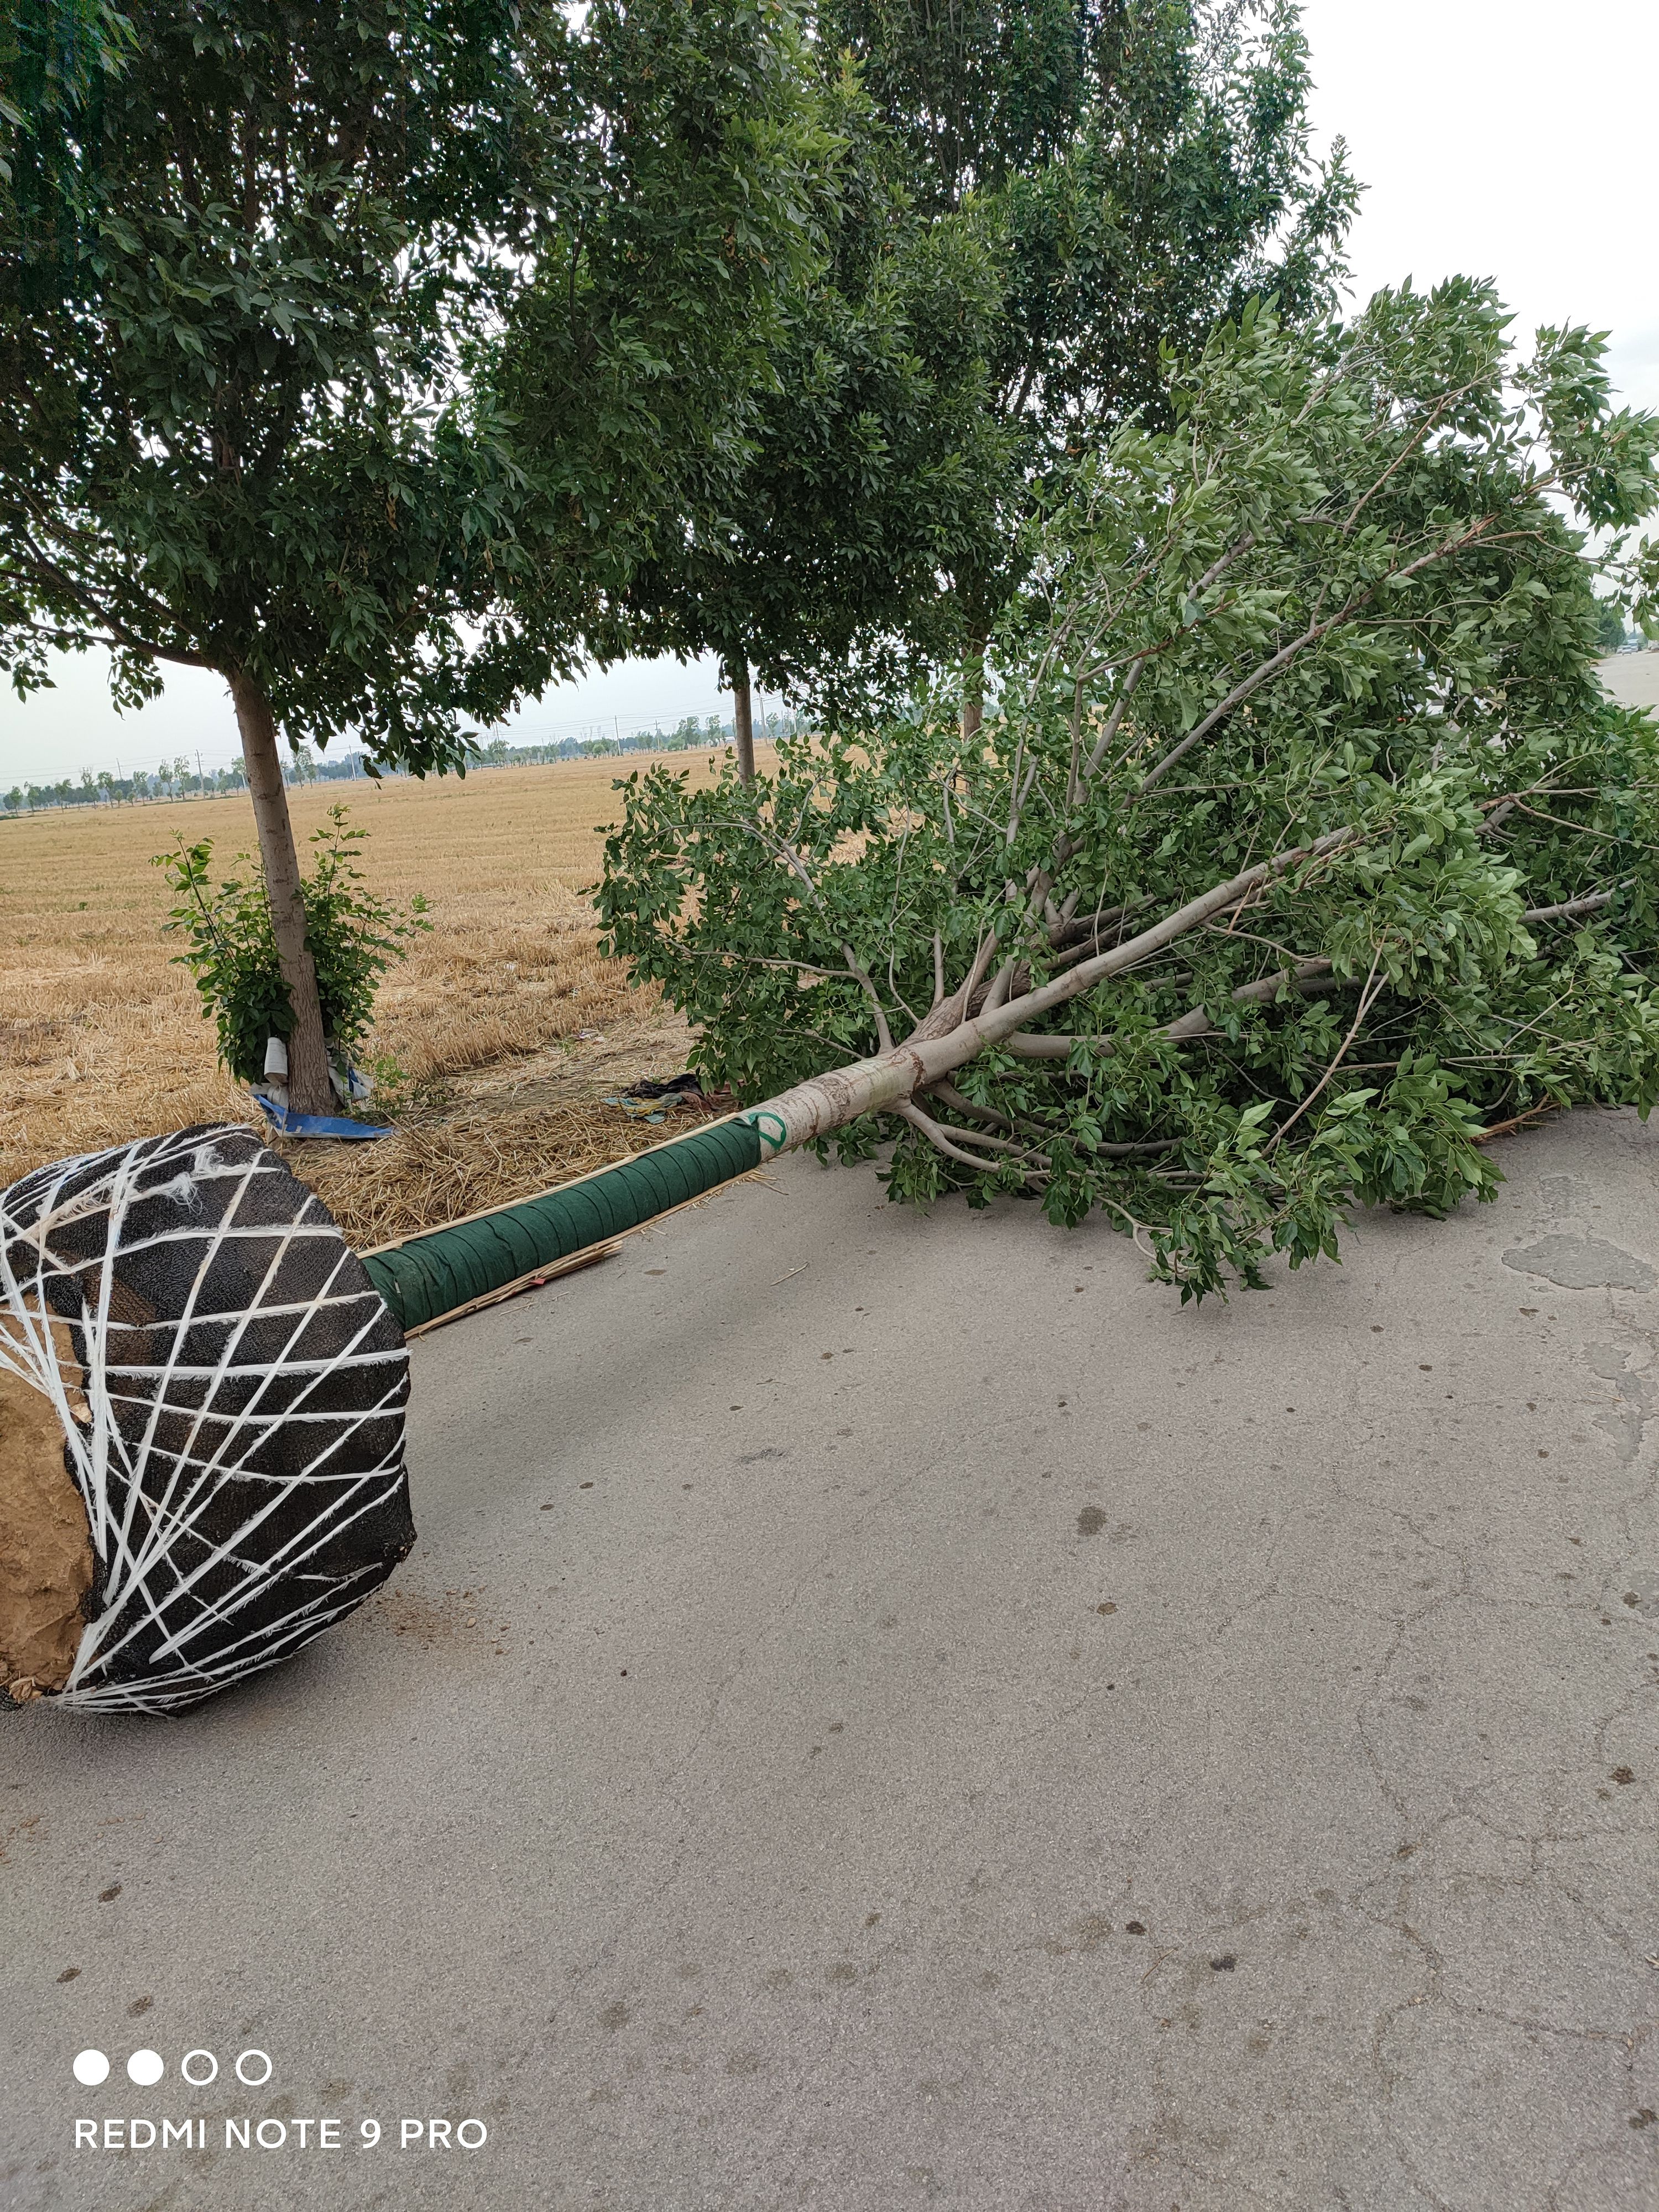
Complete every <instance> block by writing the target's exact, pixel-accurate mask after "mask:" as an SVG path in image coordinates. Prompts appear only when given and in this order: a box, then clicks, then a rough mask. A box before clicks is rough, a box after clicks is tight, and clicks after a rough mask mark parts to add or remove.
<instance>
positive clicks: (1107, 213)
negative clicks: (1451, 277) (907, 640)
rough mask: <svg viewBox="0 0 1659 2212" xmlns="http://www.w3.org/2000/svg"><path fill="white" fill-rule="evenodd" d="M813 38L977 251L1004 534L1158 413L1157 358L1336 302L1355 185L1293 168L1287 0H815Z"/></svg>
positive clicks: (986, 588)
mask: <svg viewBox="0 0 1659 2212" xmlns="http://www.w3.org/2000/svg"><path fill="white" fill-rule="evenodd" d="M819 27H820V33H821V35H822V37H823V40H824V42H825V44H826V45H827V46H833V47H836V48H844V49H845V50H846V52H848V54H850V56H851V57H852V58H853V59H854V62H855V64H857V66H858V67H859V69H860V71H861V73H862V77H863V82H864V84H865V86H866V89H867V92H868V94H869V97H870V99H871V100H872V102H873V104H874V106H875V107H876V109H877V112H878V113H879V114H880V116H881V117H882V118H883V119H884V121H885V123H886V124H887V125H888V127H889V129H890V131H891V132H892V134H893V136H894V137H895V139H896V142H897V143H898V144H899V146H900V147H901V148H902V157H903V158H902V169H901V173H902V176H903V178H904V180H905V182H906V185H907V186H908V190H909V191H910V192H911V194H912V195H913V197H914V198H915V204H916V205H917V206H918V208H919V209H921V210H925V211H926V212H927V214H928V215H929V216H931V218H932V219H933V221H934V222H937V223H939V224H941V225H944V226H946V227H958V228H967V229H969V230H970V231H971V232H972V233H973V234H975V235H976V236H978V237H980V238H981V239H982V240H983V241H984V243H985V247H986V251H987V253H988V255H989V257H990V259H991V263H992V265H993V267H994V272H995V279H996V287H997V298H996V305H995V312H994V316H993V318H992V322H991V329H990V334H989V339H988V344H987V372H988V390H989V395H990V405H991V408H992V411H993V414H994V417H995V419H996V421H997V422H999V423H1000V425H1002V426H1003V428H1005V430H1006V432H1007V433H1008V434H1009V436H1010V446H1009V453H1010V465H1009V469H1008V471H1007V473H1006V477H1005V480H1004V483H1003V484H1002V486H1001V501H1002V505H1003V509H1004V519H1005V521H1006V524H1007V526H1009V529H1010V530H1012V531H1017V528H1018V523H1019V521H1020V520H1022V519H1023V518H1024V515H1025V514H1026V513H1028V512H1029V496H1028V495H1029V491H1030V488H1031V487H1032V486H1035V485H1037V484H1042V483H1048V482H1049V481H1050V480H1051V479H1052V478H1053V477H1054V475H1055V474H1056V472H1057V471H1059V472H1063V471H1065V469H1066V466H1067V465H1068V462H1069V459H1070V458H1071V457H1072V456H1073V455H1075V454H1076V453H1079V452H1080V451H1081V450H1082V449H1083V448H1084V447H1086V446H1087V445H1089V444H1090V443H1091V442H1092V441H1095V440H1097V438H1098V437H1099V436H1100V435H1101V434H1102V433H1103V431H1104V430H1105V429H1107V428H1110V427H1112V426H1114V425H1115V424H1117V423H1119V422H1122V421H1123V420H1125V419H1126V418H1127V416H1128V415H1130V414H1131V413H1132V412H1133V411H1134V410H1137V409H1139V410H1141V411H1142V412H1143V414H1144V415H1145V416H1146V419H1147V420H1148V421H1149V422H1163V421H1165V420H1167V417H1166V416H1165V415H1164V410H1165V409H1166V406H1167V400H1168V382H1169V380H1168V370H1167V365H1166V362H1165V358H1164V356H1165V355H1166V354H1167V353H1168V352H1170V350H1172V349H1173V350H1174V351H1175V352H1176V353H1177V354H1180V355H1182V356H1188V357H1190V356H1192V355H1193V354H1194V353H1195V352H1196V351H1197V350H1198V349H1199V348H1200V347H1201V345H1202V344H1203V343H1204V341H1205V338H1206V336H1207V334H1208V332H1209V331H1210V330H1211V328H1212V326H1213V325H1214V324H1215V322H1216V321H1217V320H1218V319H1219V318H1221V317H1223V316H1225V315H1229V314H1232V315H1237V313H1240V312H1242V310H1243V306H1244V303H1245V301H1247V300H1249V298H1251V297H1252V296H1255V295H1262V296H1266V295H1269V294H1271V295H1274V296H1275V297H1276V299H1277V301H1278V304H1279V313H1280V314H1281V316H1282V317H1283V318H1285V319H1286V320H1297V319H1304V318H1305V317H1306V316H1308V315H1309V314H1310V313H1316V312H1317V311H1319V310H1321V309H1324V308H1328V307H1329V305H1330V304H1331V301H1332V296H1333V290H1332V288H1333V285H1334V280H1335V278H1336V276H1338V275H1339V274H1340V247H1341V241H1342V239H1343V236H1344V234H1345V233H1346V228H1347V224H1348V222H1349V220H1350V218H1351V216H1352V210H1353V205H1354V187H1353V185H1352V180H1351V179H1350V178H1349V176H1348V173H1347V170H1346V162H1345V157H1344V154H1343V149H1342V147H1341V144H1340V142H1339V143H1338V144H1337V146H1336V148H1335V149H1334V153H1333V156H1332V159H1331V161H1330V162H1329V163H1328V166H1327V167H1324V168H1323V169H1321V168H1320V167H1318V166H1317V165H1316V163H1315V162H1314V161H1313V160H1312V158H1311V155H1310V125H1309V120H1308V113H1307V107H1308V94H1309V77H1308V68H1307V49H1306V43H1305V41H1304V38H1303V36H1302V33H1301V28H1300V23H1299V15H1298V10H1297V8H1296V6H1295V5H1294V4H1292V0H1244V4H1242V5H1241V4H1240V0H1017V3H1016V4H1006V0H950V4H948V5H946V4H942V0H825V4H824V5H823V7H821V9H819ZM1016 553H1017V546H1016V544H1014V543H1012V542H1011V540H1010V538H1009V536H1008V535H1006V534H1005V536H1004V538H1003V540H1002V542H1001V544H1000V545H999V546H998V547H997V549H996V550H995V551H994V552H986V551H981V552H980V553H978V555H977V556H976V557H975V558H969V560H966V561H964V562H963V564H962V566H961V568H960V570H959V573H958V579H957V580H958V587H959V590H960V592H961V593H962V594H963V597H964V599H965V600H966V602H967V611H968V614H969V620H970V621H974V620H978V621H984V620H987V619H988V617H990V615H991V614H992V613H993V612H994V610H995V608H996V606H997V605H999V604H1000V599H1001V598H1002V596H1003V594H1004V593H1005V592H1006V590H1007V589H1008V588H1009V585H1010V581H1011V577H1012V574H1015V573H1017V568H1015V567H1014V565H1013V564H1014V561H1015V556H1016Z"/></svg>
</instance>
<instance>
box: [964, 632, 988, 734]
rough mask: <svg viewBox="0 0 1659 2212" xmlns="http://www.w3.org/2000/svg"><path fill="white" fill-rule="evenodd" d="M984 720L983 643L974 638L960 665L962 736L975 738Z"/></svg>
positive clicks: (982, 640)
mask: <svg viewBox="0 0 1659 2212" xmlns="http://www.w3.org/2000/svg"><path fill="white" fill-rule="evenodd" d="M984 720H985V641H984V639H983V638H976V639H975V641H974V642H973V643H972V645H970V646H969V648H968V652H967V654H966V656H965V658H964V659H963V664H962V734H963V737H964V738H976V737H977V736H978V735H979V732H980V727H981V724H982V723H983V721H984Z"/></svg>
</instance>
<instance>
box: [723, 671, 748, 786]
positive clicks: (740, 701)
mask: <svg viewBox="0 0 1659 2212" xmlns="http://www.w3.org/2000/svg"><path fill="white" fill-rule="evenodd" d="M726 681H727V683H729V684H730V685H731V686H732V738H733V740H734V741H735V743H736V745H737V752H738V780H739V781H741V782H744V783H752V782H753V781H755V722H754V715H753V712H752V710H751V708H750V700H749V663H748V662H747V661H746V660H741V659H738V660H728V661H727V662H726Z"/></svg>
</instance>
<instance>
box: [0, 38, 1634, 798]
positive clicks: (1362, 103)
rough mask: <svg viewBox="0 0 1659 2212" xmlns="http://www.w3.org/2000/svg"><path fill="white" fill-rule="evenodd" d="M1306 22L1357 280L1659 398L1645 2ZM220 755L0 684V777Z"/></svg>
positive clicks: (647, 706)
mask: <svg viewBox="0 0 1659 2212" xmlns="http://www.w3.org/2000/svg"><path fill="white" fill-rule="evenodd" d="M1303 17H1304V23H1305V25H1306V28H1307V33H1308V38H1309V43H1310V46H1311V48H1312V53H1313V73H1314V78H1315V82H1316V87H1317V91H1316V100H1315V110H1314V112H1315V116H1316V122H1317V125H1318V127H1319V131H1320V134H1321V137H1322V142H1328V140H1329V138H1330V137H1332V136H1333V135H1334V134H1335V133H1336V132H1338V131H1340V132H1341V133H1342V134H1343V135H1344V136H1345V137H1346V139H1347V141H1348V143H1349V147H1350V149H1351V155H1352V164H1353V167H1354V170H1355V173H1357V174H1358V177H1359V178H1360V179H1362V180H1363V182H1364V184H1365V185H1367V187H1368V190H1367V191H1366V193H1365V196H1364V200H1363V202H1362V204H1361V211H1360V216H1359V220H1358V223H1357V224H1356V226H1355V228H1354V232H1353V236H1352V245H1351V249H1350V254H1351V258H1352V263H1353V270H1354V290H1355V292H1356V294H1357V295H1358V297H1359V298H1361V299H1364V298H1365V297H1368V296H1369V295H1370V293H1371V292H1372V291H1373V290H1374V289H1376V287H1377V286H1378V285H1380V284H1387V283H1397V282H1398V281H1399V280H1400V279H1401V277H1403V276H1412V277H1413V278H1415V280H1416V281H1417V283H1419V285H1426V284H1430V283H1434V282H1435V281H1436V280H1437V279H1438V278H1440V277H1442V276H1448V275H1450V274H1452V273H1454V272H1455V271H1459V270H1462V271H1464V272H1467V273H1468V274H1472V275H1474V276H1492V277H1495V278H1496V279H1497V281H1498V285H1499V287H1500V288H1501V289H1502V291H1503V293H1504V296H1505V297H1506V299H1507V300H1508V301H1509V302H1510V306H1511V307H1513V308H1514V310H1515V311H1516V315H1517V317H1518V319H1519V326H1520V327H1521V328H1522V330H1530V329H1532V328H1533V327H1534V326H1535V325H1538V324H1540V323H1544V322H1580V323H1588V324H1589V325H1591V327H1592V328H1594V329H1596V330H1605V331H1608V332H1609V333H1610V334H1611V338H1612V349H1613V350H1612V363H1613V373H1614V375H1615V377H1616V379H1617V380H1618V383H1619V385H1620V389H1621V391H1622V392H1623V393H1624V394H1625V396H1626V398H1629V399H1630V400H1632V401H1633V402H1635V403H1637V404H1642V405H1645V406H1659V288H1656V284H1655V281H1654V280H1655V262H1656V252H1655V247H1654V245H1653V242H1652V239H1653V231H1652V214H1653V202H1654V191H1655V186H1654V177H1653V131H1654V108H1655V100H1656V96H1659V4H1656V0H1579V4H1578V5H1577V6H1576V7H1571V8H1568V7H1563V6H1562V5H1561V4H1560V0H1389V4H1387V5H1384V6H1378V5H1376V4H1375V0H1369V4H1362V0H1304V9H1303ZM725 708H726V702H725V701H724V700H723V699H722V698H721V696H720V692H719V690H718V686H717V683H716V678H715V672H714V668H713V666H712V665H710V664H700V665H697V666H695V667H691V668H683V667H681V666H680V665H678V663H676V662H673V661H659V662H655V663H644V662H630V663H628V664H626V665H623V666H622V667H619V668H616V669H612V670H611V671H610V672H609V673H608V674H605V675H603V676H599V675H596V676H592V677H589V678H586V679H584V680H582V681H580V682H579V683H576V684H566V685H563V686H562V687H561V688H560V689H559V690H556V691H551V692H549V693H548V695H547V696H545V697H544V699H543V700H542V701H541V702H539V704H536V705H532V706H530V707H527V708H526V709H525V710H524V712H523V714H521V715H520V717H519V719H518V723H517V726H515V727H514V728H513V731H512V732H511V733H512V734H513V736H514V737H515V738H518V739H519V740H520V742H523V741H526V740H528V739H529V738H538V737H543V736H547V735H553V736H557V735H562V734H563V732H565V731H566V730H574V731H575V732H577V733H578V734H582V735H591V734H594V733H596V732H598V731H599V729H601V728H603V727H605V726H609V725H610V724H611V721H612V720H613V719H614V720H616V721H617V722H619V723H620V726H622V727H623V729H624V730H626V729H628V728H629V727H630V726H638V725H640V724H641V723H648V722H652V721H655V720H664V721H667V722H670V723H671V722H674V721H678V720H679V718H680V717H681V716H682V715H683V714H710V713H716V712H723V711H724V710H725ZM198 750H199V751H200V753H201V756H202V758H203V760H204V763H205V764H206V765H207V766H208V767H210V768H212V767H216V766H219V765H222V764H223V763H226V762H228V760H230V759H231V758H232V757H234V754H235V752H236V750H237V746H236V732H235V725H234V720H233V717H232V714H231V710H230V703H229V701H228V698H227V697H226V696H225V691H224V687H223V685H222V683H221V682H220V681H219V679H218V678H216V677H211V676H208V675H204V674H203V673H201V672H200V671H195V670H184V671H173V673H171V674H170V675H169V677H168V678H167V696H166V697H165V698H164V699H162V700H161V701H158V702H156V703H155V705H153V706H150V707H147V708H144V709H143V712H142V713H140V714H127V715H117V714H115V713H114V712H113V710H112V708H111V707H110V704H109V700H108V694H107V691H106V688H105V684H104V680H103V673H102V669H101V667H100V664H99V662H98V660H97V659H96V657H95V656H94V655H91V654H88V655H86V656H84V657H83V658H82V659H78V660H70V661H68V662H66V663H65V664H64V668H63V673H62V680H61V681H60V683H59V684H58V687H57V689H56V690H52V691H48V692H45V693H41V694H39V695H37V696H35V697H34V698H33V699H31V700H30V701H28V702H27V703H26V704H24V705H21V706H20V705H19V704H18V702H16V701H15V699H14V698H13V697H12V696H11V695H10V693H9V691H8V692H5V693H4V694H3V696H0V788H3V787H5V785H7V784H9V783H11V782H12V781H15V780H16V779H17V778H19V777H33V778H34V779H35V780H37V781H48V780H55V779H57V778H58V777H59V776H62V775H78V773H79V772H80V770H81V769H82V768H90V769H94V771H96V770H97V769H101V768H114V767H115V766H116V765H117V764H118V763H122V764H125V766H127V767H132V766H135V765H136V766H141V767H146V768H151V769H153V768H154V767H155V765H156V763H158V762H159V761H161V759H162V758H164V757H165V758H167V759H171V758H173V757H174V756H175V755H177V754H179V753H184V754H186V755H189V756H193V755H195V754H196V753H197V751H198Z"/></svg>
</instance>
